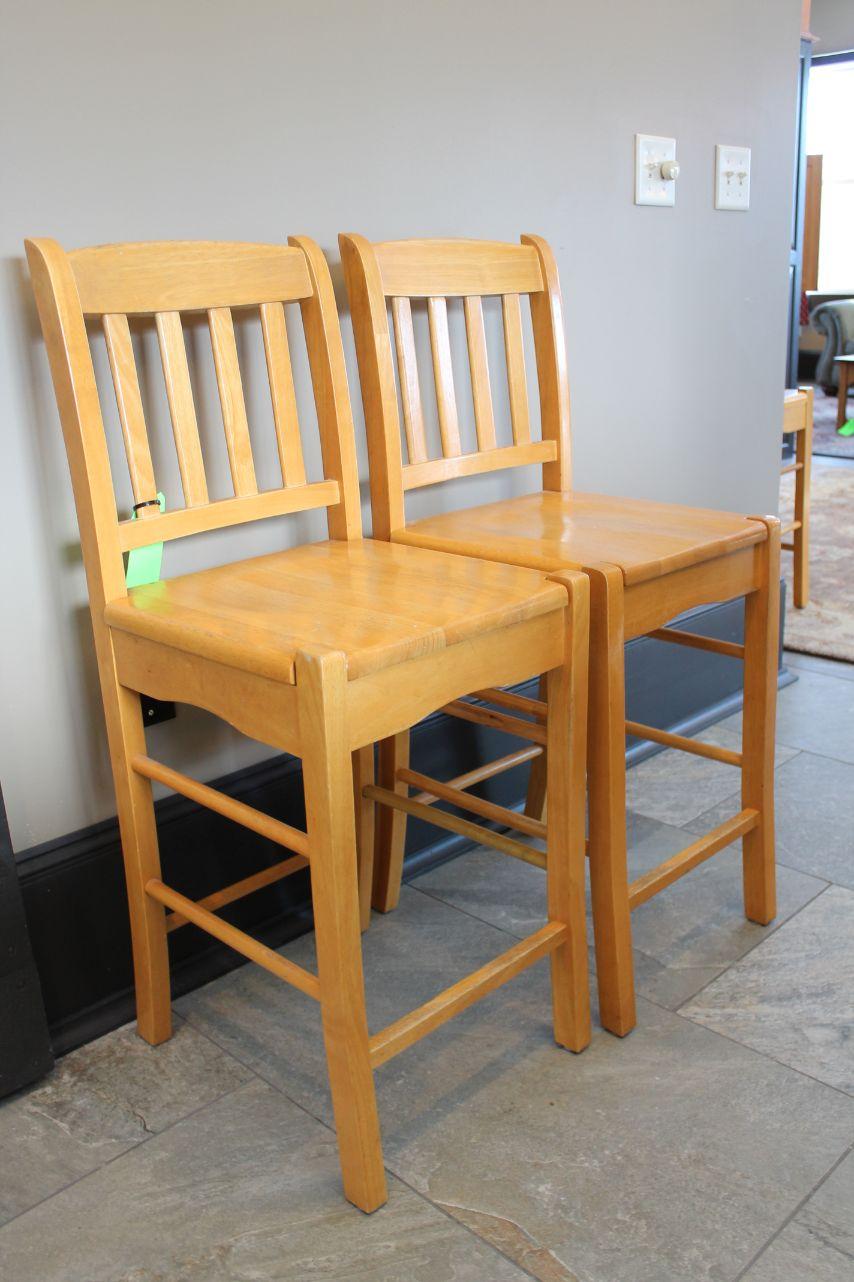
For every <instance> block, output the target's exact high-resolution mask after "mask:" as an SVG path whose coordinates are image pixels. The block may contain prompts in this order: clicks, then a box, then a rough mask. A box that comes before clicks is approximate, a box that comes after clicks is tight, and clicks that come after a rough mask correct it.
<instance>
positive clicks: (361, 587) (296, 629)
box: [105, 539, 566, 682]
mask: <svg viewBox="0 0 854 1282" xmlns="http://www.w3.org/2000/svg"><path fill="white" fill-rule="evenodd" d="M565 597H566V592H565V590H564V589H563V588H562V587H561V586H560V585H558V584H556V583H550V582H548V581H547V580H546V579H544V578H543V576H542V575H540V574H537V573H535V572H534V571H531V570H520V569H517V568H516V567H515V566H509V565H487V566H479V565H478V564H477V562H472V561H470V560H468V559H467V558H465V557H460V556H448V555H445V554H442V553H436V552H430V551H422V550H421V549H420V548H400V547H397V546H395V545H393V544H389V543H379V542H376V541H374V540H370V539H359V540H354V541H350V542H325V543H310V544H306V545H304V546H302V547H297V548H291V549H289V550H288V551H286V552H274V553H271V554H270V555H269V556H260V557H254V558H253V559H252V560H249V561H240V562H238V563H237V564H236V565H224V566H217V568H216V569H213V570H204V571H202V572H200V573H197V574H185V575H182V576H180V577H178V578H175V579H166V580H163V581H159V582H157V583H152V584H149V585H147V586H145V587H138V588H132V589H131V590H130V591H129V592H128V594H127V597H126V598H124V599H122V600H118V601H113V602H110V604H109V605H108V606H107V607H106V611H105V618H106V621H107V623H108V624H109V625H110V626H111V627H112V628H116V629H118V630H120V631H122V632H129V633H133V634H135V635H136V636H140V637H146V638H147V639H148V640H150V641H158V642H160V643H161V644H162V645H167V646H174V647H175V648H176V649H178V650H183V651H186V652H188V653H191V654H204V655H206V656H207V657H208V658H210V659H213V660H215V661H217V662H219V663H223V664H226V665H229V666H231V667H238V668H241V669H243V670H245V671H247V672H255V673H258V674H259V675H260V676H264V677H270V678H271V679H272V680H274V681H287V682H293V681H294V680H295V679H296V677H295V668H296V656H297V654H298V653H299V652H300V650H304V649H306V648H309V649H311V650H313V651H316V652H318V653H323V652H327V651H328V652H334V651H340V652H341V653H342V654H343V655H344V656H345V658H346V661H347V662H346V671H347V678H348V680H350V681H352V680H354V679H355V678H357V677H363V676H366V675H367V674H369V673H371V672H376V671H379V670H380V669H382V668H387V667H390V666H391V665H393V664H396V663H404V662H406V660H407V659H414V658H418V657H419V656H421V655H428V654H435V653H436V652H437V651H439V650H444V649H446V648H447V647H448V646H452V645H454V644H456V643H457V642H459V641H465V640H466V639H467V638H469V637H476V636H478V635H480V634H481V633H483V632H490V631H492V629H494V628H499V627H503V626H506V625H507V624H508V623H513V622H522V621H523V620H525V619H532V618H535V617H537V616H538V615H541V614H546V613H549V612H550V611H553V610H555V609H559V608H560V607H561V606H562V605H563V603H564V600H565Z"/></svg>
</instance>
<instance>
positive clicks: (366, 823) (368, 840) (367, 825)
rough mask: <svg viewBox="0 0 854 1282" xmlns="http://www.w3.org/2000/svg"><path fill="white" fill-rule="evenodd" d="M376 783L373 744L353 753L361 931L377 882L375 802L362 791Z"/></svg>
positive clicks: (367, 923) (368, 916)
mask: <svg viewBox="0 0 854 1282" xmlns="http://www.w3.org/2000/svg"><path fill="white" fill-rule="evenodd" d="M373 782H374V745H373V744H372V743H369V744H368V745H367V746H366V747H364V748H357V750H356V751H355V752H354V753H353V804H354V806H355V809H356V853H357V856H358V863H359V922H360V925H361V927H362V930H367V929H368V927H369V926H370V924H371V895H372V893H373V885H374V840H375V835H374V803H373V802H372V801H370V800H368V798H367V797H365V796H363V790H364V789H365V788H366V787H367V786H368V784H372V783H373Z"/></svg>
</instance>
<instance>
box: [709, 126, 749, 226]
mask: <svg viewBox="0 0 854 1282" xmlns="http://www.w3.org/2000/svg"><path fill="white" fill-rule="evenodd" d="M749 208H750V148H749V147H730V146H728V145H727V144H726V143H723V142H719V143H718V144H717V146H716V147H715V209H732V210H740V211H741V212H744V211H745V210H747V209H749Z"/></svg>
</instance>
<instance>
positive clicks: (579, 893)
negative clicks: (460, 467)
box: [541, 576, 590, 1051]
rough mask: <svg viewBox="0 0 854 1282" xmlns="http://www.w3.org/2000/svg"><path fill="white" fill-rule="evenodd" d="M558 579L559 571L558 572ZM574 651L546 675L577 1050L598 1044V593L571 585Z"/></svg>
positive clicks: (563, 1039)
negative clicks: (591, 679) (589, 771)
mask: <svg viewBox="0 0 854 1282" xmlns="http://www.w3.org/2000/svg"><path fill="white" fill-rule="evenodd" d="M555 577H556V576H555ZM567 587H568V590H569V594H570V599H569V605H568V607H567V612H566V613H567V625H568V631H567V636H568V638H569V653H568V658H567V661H566V662H565V663H564V666H563V667H561V668H555V669H554V671H552V672H550V673H548V674H547V676H546V680H545V682H541V690H542V686H543V685H545V691H543V693H544V694H545V695H546V698H547V699H548V705H549V711H548V720H547V723H546V734H547V739H548V743H547V747H548V754H547V760H548V790H549V817H548V821H547V841H546V844H547V848H548V860H547V862H546V883H547V895H548V915H549V921H559V922H565V923H566V925H568V926H569V932H570V933H569V939H568V940H567V942H566V943H565V944H563V945H562V946H561V947H560V948H558V949H557V950H556V951H555V952H553V953H552V955H551V973H552V1005H553V1010H554V1035H555V1041H556V1042H557V1043H558V1045H560V1046H565V1047H566V1048H567V1049H568V1050H571V1051H582V1050H584V1047H585V1046H587V1045H588V1043H589V1042H590V986H589V982H588V977H587V971H588V967H587V919H586V914H585V911H584V885H585V866H584V865H585V858H584V794H585V788H584V781H585V774H586V764H587V760H586V748H587V657H588V643H589V619H590V595H589V588H588V585H587V583H586V582H583V581H582V582H579V581H578V580H575V581H572V582H570V583H568V584H567Z"/></svg>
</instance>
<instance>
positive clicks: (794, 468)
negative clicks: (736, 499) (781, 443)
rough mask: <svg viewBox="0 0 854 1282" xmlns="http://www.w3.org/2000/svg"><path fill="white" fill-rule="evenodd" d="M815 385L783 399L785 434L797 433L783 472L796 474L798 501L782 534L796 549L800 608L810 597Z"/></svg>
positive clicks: (792, 549) (796, 591)
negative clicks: (789, 460)
mask: <svg viewBox="0 0 854 1282" xmlns="http://www.w3.org/2000/svg"><path fill="white" fill-rule="evenodd" d="M814 397H815V392H814V389H813V388H812V387H796V388H791V389H787V391H786V394H785V396H784V398H783V435H784V436H786V435H787V434H788V433H789V432H795V433H796V434H797V435H796V436H795V457H794V460H793V461H792V462H791V463H784V464H783V466H782V467H781V469H780V474H781V475H782V476H785V475H786V474H787V473H788V472H794V474H795V502H794V512H793V513H792V519H791V521H788V522H787V523H786V524H785V525H783V526H782V527H781V529H780V534H781V535H783V534H791V536H792V541H791V543H783V544H781V547H783V548H784V549H785V550H786V551H787V552H793V553H794V557H793V561H794V565H793V570H794V573H793V580H794V583H793V586H794V592H793V593H792V598H793V600H794V603H795V605H796V606H797V608H798V609H799V610H802V609H803V608H804V606H805V605H807V604H809V599H810V469H811V467H812V427H813V401H814Z"/></svg>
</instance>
